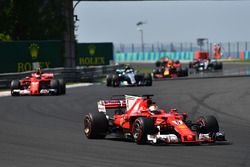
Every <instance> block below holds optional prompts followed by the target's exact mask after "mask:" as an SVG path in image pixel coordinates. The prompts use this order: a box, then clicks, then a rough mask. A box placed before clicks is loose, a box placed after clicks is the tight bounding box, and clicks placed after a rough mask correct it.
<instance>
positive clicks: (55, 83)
mask: <svg viewBox="0 0 250 167" xmlns="http://www.w3.org/2000/svg"><path fill="white" fill-rule="evenodd" d="M50 88H51V89H54V90H55V92H51V95H59V94H60V84H59V81H58V80H57V79H52V80H51V81H50Z"/></svg>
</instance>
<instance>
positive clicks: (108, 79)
mask: <svg viewBox="0 0 250 167" xmlns="http://www.w3.org/2000/svg"><path fill="white" fill-rule="evenodd" d="M106 85H107V86H112V75H111V74H108V75H107V77H106Z"/></svg>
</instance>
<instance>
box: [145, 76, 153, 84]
mask: <svg viewBox="0 0 250 167" xmlns="http://www.w3.org/2000/svg"><path fill="white" fill-rule="evenodd" d="M144 83H145V86H152V84H153V79H152V76H151V74H145V75H144Z"/></svg>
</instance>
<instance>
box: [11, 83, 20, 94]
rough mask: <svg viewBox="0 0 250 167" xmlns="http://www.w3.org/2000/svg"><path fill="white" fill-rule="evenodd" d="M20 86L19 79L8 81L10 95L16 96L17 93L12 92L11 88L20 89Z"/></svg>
mask: <svg viewBox="0 0 250 167" xmlns="http://www.w3.org/2000/svg"><path fill="white" fill-rule="evenodd" d="M20 88H21V85H20V82H19V80H12V81H11V83H10V90H11V95H12V96H18V95H19V93H17V92H14V91H13V90H14V89H20Z"/></svg>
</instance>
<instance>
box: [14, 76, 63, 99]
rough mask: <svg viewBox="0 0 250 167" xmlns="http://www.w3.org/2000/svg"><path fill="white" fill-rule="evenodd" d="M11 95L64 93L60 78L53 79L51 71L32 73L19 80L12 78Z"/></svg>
mask: <svg viewBox="0 0 250 167" xmlns="http://www.w3.org/2000/svg"><path fill="white" fill-rule="evenodd" d="M10 89H11V95H12V96H20V95H61V94H65V93H66V86H65V83H64V81H63V80H62V79H55V78H54V74H53V73H40V72H39V73H37V72H35V73H32V74H31V75H30V76H27V77H25V78H23V79H21V80H12V81H11V85H10Z"/></svg>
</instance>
